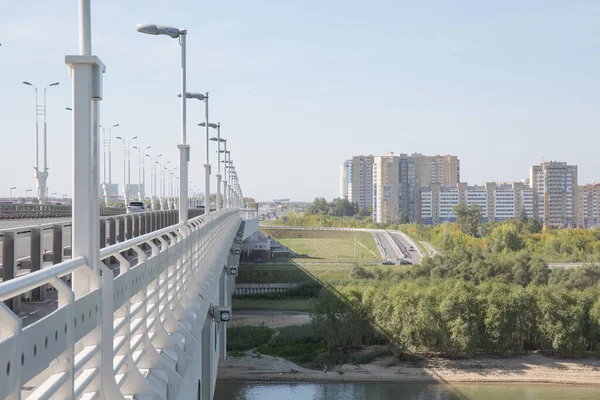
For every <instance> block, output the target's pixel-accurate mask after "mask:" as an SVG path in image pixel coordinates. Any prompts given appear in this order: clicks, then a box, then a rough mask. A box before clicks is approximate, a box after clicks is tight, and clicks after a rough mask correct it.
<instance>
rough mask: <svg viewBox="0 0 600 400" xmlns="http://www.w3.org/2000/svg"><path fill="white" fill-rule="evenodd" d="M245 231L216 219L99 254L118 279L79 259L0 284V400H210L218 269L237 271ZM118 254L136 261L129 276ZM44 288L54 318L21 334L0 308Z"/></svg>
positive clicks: (216, 346)
mask: <svg viewBox="0 0 600 400" xmlns="http://www.w3.org/2000/svg"><path fill="white" fill-rule="evenodd" d="M243 225H244V223H243V222H242V219H241V218H240V214H239V212H238V211H237V210H221V211H218V212H215V213H212V214H209V215H207V216H201V217H197V218H194V219H191V220H190V221H189V222H188V223H186V224H175V225H172V226H168V227H166V228H164V229H160V230H157V231H154V232H151V233H148V234H144V235H141V236H139V237H137V238H133V239H129V240H127V241H125V242H122V243H118V244H114V245H111V246H109V247H106V248H104V249H102V250H101V251H100V259H101V260H107V259H110V258H115V259H116V260H117V261H118V263H119V266H118V275H117V276H116V277H114V274H113V271H111V270H110V269H109V268H108V267H107V266H106V265H105V264H104V263H102V262H101V263H100V265H99V268H100V274H99V275H98V274H95V273H93V269H92V266H91V265H90V263H89V261H88V260H86V259H85V258H83V257H77V258H74V259H71V260H68V261H65V262H62V263H59V264H57V265H54V266H52V267H49V268H44V269H42V270H39V271H36V272H32V273H30V274H28V275H25V276H21V277H18V278H15V279H13V280H10V281H6V282H3V283H1V284H0V321H2V329H0V370H1V371H2V372H1V373H0V399H4V398H15V399H16V398H21V391H22V390H23V386H24V385H25V384H28V385H31V383H28V382H32V381H31V380H32V379H33V382H36V383H34V384H33V386H34V388H33V392H32V393H31V394H30V395H29V397H28V398H34V399H42V398H43V399H50V398H61V399H62V398H70V399H76V398H77V399H86V400H87V399H96V398H105V399H125V398H140V399H146V398H147V399H174V400H179V399H189V398H197V396H198V390H199V388H200V390H201V391H202V398H210V397H211V395H212V390H214V384H215V380H216V373H215V371H216V368H217V366H218V361H219V359H220V358H223V357H224V354H225V353H224V349H225V347H224V346H225V334H224V332H225V324H224V322H225V319H224V318H225V317H223V319H219V318H217V316H216V314H215V309H214V308H213V306H214V305H220V306H223V305H229V304H231V303H230V299H231V292H232V291H233V289H234V287H235V279H234V277H233V276H229V275H228V273H227V271H229V270H228V269H227V268H225V266H232V267H233V266H235V267H237V263H238V259H239V243H238V241H237V239H235V238H240V237H241V236H242V234H243V232H242V230H243V229H244V227H243ZM234 239H235V240H234ZM147 249H150V250H151V252H150V256H148V255H147V253H146V250H147ZM125 252H134V253H137V257H138V259H137V264H136V265H135V266H131V264H130V262H129V261H127V259H125V257H123V253H125ZM232 270H233V269H232ZM236 270H237V268H236ZM232 273H233V272H232ZM64 276H71V279H70V281H71V282H72V287H69V286H68V285H67V284H66V283H65V282H64V281H63V280H62V279H61V277H64ZM229 278H231V279H229ZM48 284H50V285H52V286H54V288H55V289H56V290H57V291H58V308H57V309H56V310H55V311H53V312H52V313H51V314H50V315H48V316H46V317H45V318H43V319H41V320H39V321H37V322H35V323H33V324H31V325H29V326H27V327H25V328H23V327H22V324H21V321H20V320H19V318H18V316H16V315H15V314H14V313H13V312H12V311H11V310H10V309H9V308H8V307H7V306H6V305H5V304H4V303H2V302H1V301H2V300H8V299H11V298H14V297H15V296H20V295H21V294H23V293H24V292H26V291H30V290H35V288H38V287H40V286H45V285H48ZM82 285H83V286H82ZM82 287H83V288H84V289H83V290H82ZM227 316H228V317H230V314H227ZM199 381H200V382H201V384H199ZM191 393H196V397H193V396H192V397H190V395H191Z"/></svg>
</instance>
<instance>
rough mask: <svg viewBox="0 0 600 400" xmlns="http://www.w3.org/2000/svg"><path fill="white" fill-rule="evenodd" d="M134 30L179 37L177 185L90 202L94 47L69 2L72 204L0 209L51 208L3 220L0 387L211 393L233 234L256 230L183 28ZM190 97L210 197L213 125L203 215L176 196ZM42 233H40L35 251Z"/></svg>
mask: <svg viewBox="0 0 600 400" xmlns="http://www.w3.org/2000/svg"><path fill="white" fill-rule="evenodd" d="M132 31H133V29H132ZM138 31H139V32H141V33H145V34H152V35H166V36H169V37H171V38H177V39H178V41H179V45H180V46H181V78H182V79H181V92H180V96H179V97H180V98H181V137H180V140H179V141H178V142H177V143H173V147H174V148H175V147H176V148H177V150H178V152H179V165H178V168H179V174H180V187H179V188H178V189H179V190H178V193H177V195H176V196H171V197H177V201H175V202H173V201H172V200H171V203H170V204H173V207H176V208H177V209H175V210H164V211H155V212H142V213H139V214H127V215H123V214H122V213H123V212H124V209H123V208H120V209H112V208H103V207H101V206H100V198H101V193H100V189H99V188H100V186H101V182H100V177H99V170H100V161H99V158H100V157H99V143H100V142H101V141H100V139H99V103H100V101H101V100H102V97H103V91H102V79H103V74H104V73H105V66H104V64H103V63H102V61H101V60H100V59H99V57H97V56H95V55H93V53H92V46H91V42H92V41H91V8H90V0H79V39H80V40H79V54H77V55H67V56H66V57H65V63H66V64H67V65H68V67H69V69H70V77H71V79H72V86H73V87H72V108H71V107H70V108H69V110H71V111H72V113H71V116H72V149H73V153H72V165H73V175H72V179H71V182H72V193H73V197H72V205H71V206H58V205H54V206H50V205H46V204H43V203H44V201H40V204H39V205H12V204H11V205H3V206H2V207H1V208H0V218H1V219H10V218H40V217H45V218H62V220H60V221H54V222H50V223H49V224H46V225H36V226H29V227H25V228H23V227H15V226H14V225H12V226H8V225H4V226H5V227H6V228H5V229H4V230H2V232H1V234H0V235H1V238H2V273H3V276H2V282H0V399H11V400H14V399H21V398H27V399H31V400H41V399H81V400H95V399H98V400H115V399H138V400H159V399H161V400H184V399H202V400H208V399H212V397H213V393H214V388H215V382H216V376H217V374H216V372H217V367H218V362H219V360H222V359H224V358H225V357H226V343H227V323H228V322H229V321H231V319H232V313H231V295H232V292H233V291H234V289H235V276H236V275H237V271H238V263H239V256H240V254H241V245H242V242H243V240H244V239H245V238H247V237H249V236H250V235H251V234H252V233H254V232H255V231H256V230H257V229H258V217H257V215H256V211H255V210H246V209H245V204H244V200H243V199H244V197H243V194H242V189H241V185H240V182H239V178H238V175H237V172H238V171H237V170H236V168H235V166H234V164H233V161H231V159H230V154H229V153H230V150H229V151H228V150H227V147H225V150H221V147H220V146H221V142H225V140H224V139H222V138H221V137H220V124H214V123H212V122H209V120H208V93H206V95H203V94H200V93H194V92H188V91H187V88H186V56H185V54H186V53H185V51H186V50H185V49H186V37H187V31H186V30H185V29H177V28H173V27H165V26H162V25H149V24H148V25H139V26H138ZM182 94H185V95H182ZM188 98H193V99H198V100H201V101H204V102H205V105H206V112H205V114H206V121H205V123H204V126H205V127H206V157H207V160H206V164H205V165H204V167H205V168H204V179H205V182H204V183H205V191H204V196H205V199H206V200H205V201H209V202H210V199H211V197H210V181H211V166H210V162H209V154H210V152H209V128H214V129H217V132H218V133H217V138H216V141H217V144H218V146H219V147H218V151H217V154H218V156H217V157H218V161H217V163H218V164H217V165H218V169H217V174H216V200H215V202H216V210H214V211H213V210H211V209H210V204H208V207H206V206H207V204H205V208H206V211H205V212H203V213H202V214H201V215H198V214H199V213H200V210H199V209H195V208H189V207H188V206H189V205H190V201H189V198H188V195H189V189H190V182H189V181H190V178H189V172H190V171H188V163H189V160H190V145H189V144H187V141H186V101H187V99H188ZM198 153H200V152H198ZM221 153H224V155H225V161H224V162H223V164H224V166H225V175H224V176H225V179H224V180H222V176H221V172H220V170H221ZM195 154H196V153H195ZM194 172H197V171H192V173H194ZM194 179H195V178H194ZM43 199H44V195H43V191H40V200H43ZM153 200H154V198H153ZM126 204H127V201H126ZM68 217H72V219H71V220H70V221H69V220H67V221H65V219H66V218H68ZM4 222H5V221H3V223H4ZM0 229H2V228H0ZM44 242H45V243H50V242H51V243H52V250H51V252H48V253H47V254H46V255H45V256H44V253H43V250H42V249H43V248H44ZM66 242H67V243H66ZM24 243H25V245H24ZM27 267H29V268H27ZM32 293H33V295H32ZM32 298H33V299H34V300H37V301H38V303H34V304H33V305H31V304H29V303H27V306H28V307H29V308H30V309H31V308H32V307H33V308H34V310H33V311H31V313H30V316H31V318H25V317H26V315H22V314H23V313H22V312H20V311H21V310H20V306H21V302H22V301H23V300H29V299H32ZM41 303H43V311H40V307H42V304H41ZM22 305H23V306H25V304H22ZM36 307H37V308H36ZM34 313H35V314H34Z"/></svg>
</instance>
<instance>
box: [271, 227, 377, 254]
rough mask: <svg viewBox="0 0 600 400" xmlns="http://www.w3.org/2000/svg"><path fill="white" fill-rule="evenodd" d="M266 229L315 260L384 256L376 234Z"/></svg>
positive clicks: (280, 240)
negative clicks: (377, 242)
mask: <svg viewBox="0 0 600 400" xmlns="http://www.w3.org/2000/svg"><path fill="white" fill-rule="evenodd" d="M265 232H266V233H267V234H268V235H270V236H272V237H273V238H275V239H277V240H278V241H279V242H281V244H283V245H284V246H287V247H289V248H291V249H292V250H294V251H295V252H297V253H298V254H305V255H307V256H308V257H310V258H314V259H321V260H328V261H335V260H346V261H354V260H356V261H359V262H360V261H364V262H369V261H374V260H380V259H381V256H380V254H379V250H378V249H377V245H376V244H375V240H374V239H373V235H371V234H370V233H366V232H343V231H302V230H298V231H286V230H273V229H266V230H265Z"/></svg>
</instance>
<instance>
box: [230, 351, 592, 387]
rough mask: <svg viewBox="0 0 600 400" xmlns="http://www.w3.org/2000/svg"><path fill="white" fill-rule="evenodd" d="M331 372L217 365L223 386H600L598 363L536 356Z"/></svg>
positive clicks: (281, 365) (274, 363) (248, 362)
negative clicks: (248, 383)
mask: <svg viewBox="0 0 600 400" xmlns="http://www.w3.org/2000/svg"><path fill="white" fill-rule="evenodd" d="M390 364H391V363H390V360H389V359H388V358H382V359H379V360H377V361H375V362H373V363H371V364H360V365H349V364H344V365H339V366H328V372H327V373H324V372H323V371H315V370H311V369H307V368H303V367H300V366H298V365H296V364H294V363H292V362H290V361H286V360H284V359H282V358H278V357H271V356H265V355H259V354H256V353H253V352H250V353H247V354H246V355H245V356H243V357H239V358H228V359H227V360H225V361H222V362H221V363H220V365H219V372H218V374H219V375H218V379H220V380H257V381H304V382H321V381H336V382H506V383H508V382H528V383H569V384H593V385H600V359H598V358H593V359H559V358H551V357H546V356H542V355H538V354H532V355H526V356H520V357H510V358H508V357H498V358H487V357H481V358H473V359H465V360H446V359H437V358H432V359H427V360H423V361H422V362H416V363H415V362H404V361H400V362H397V361H396V362H394V364H395V365H392V366H389V365H390Z"/></svg>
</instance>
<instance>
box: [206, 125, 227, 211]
mask: <svg viewBox="0 0 600 400" xmlns="http://www.w3.org/2000/svg"><path fill="white" fill-rule="evenodd" d="M210 140H212V141H216V142H217V211H219V210H220V209H221V143H225V146H227V140H226V139H223V138H221V123H220V122H219V123H218V124H217V137H216V138H214V137H213V138H210ZM225 148H227V147H225Z"/></svg>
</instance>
